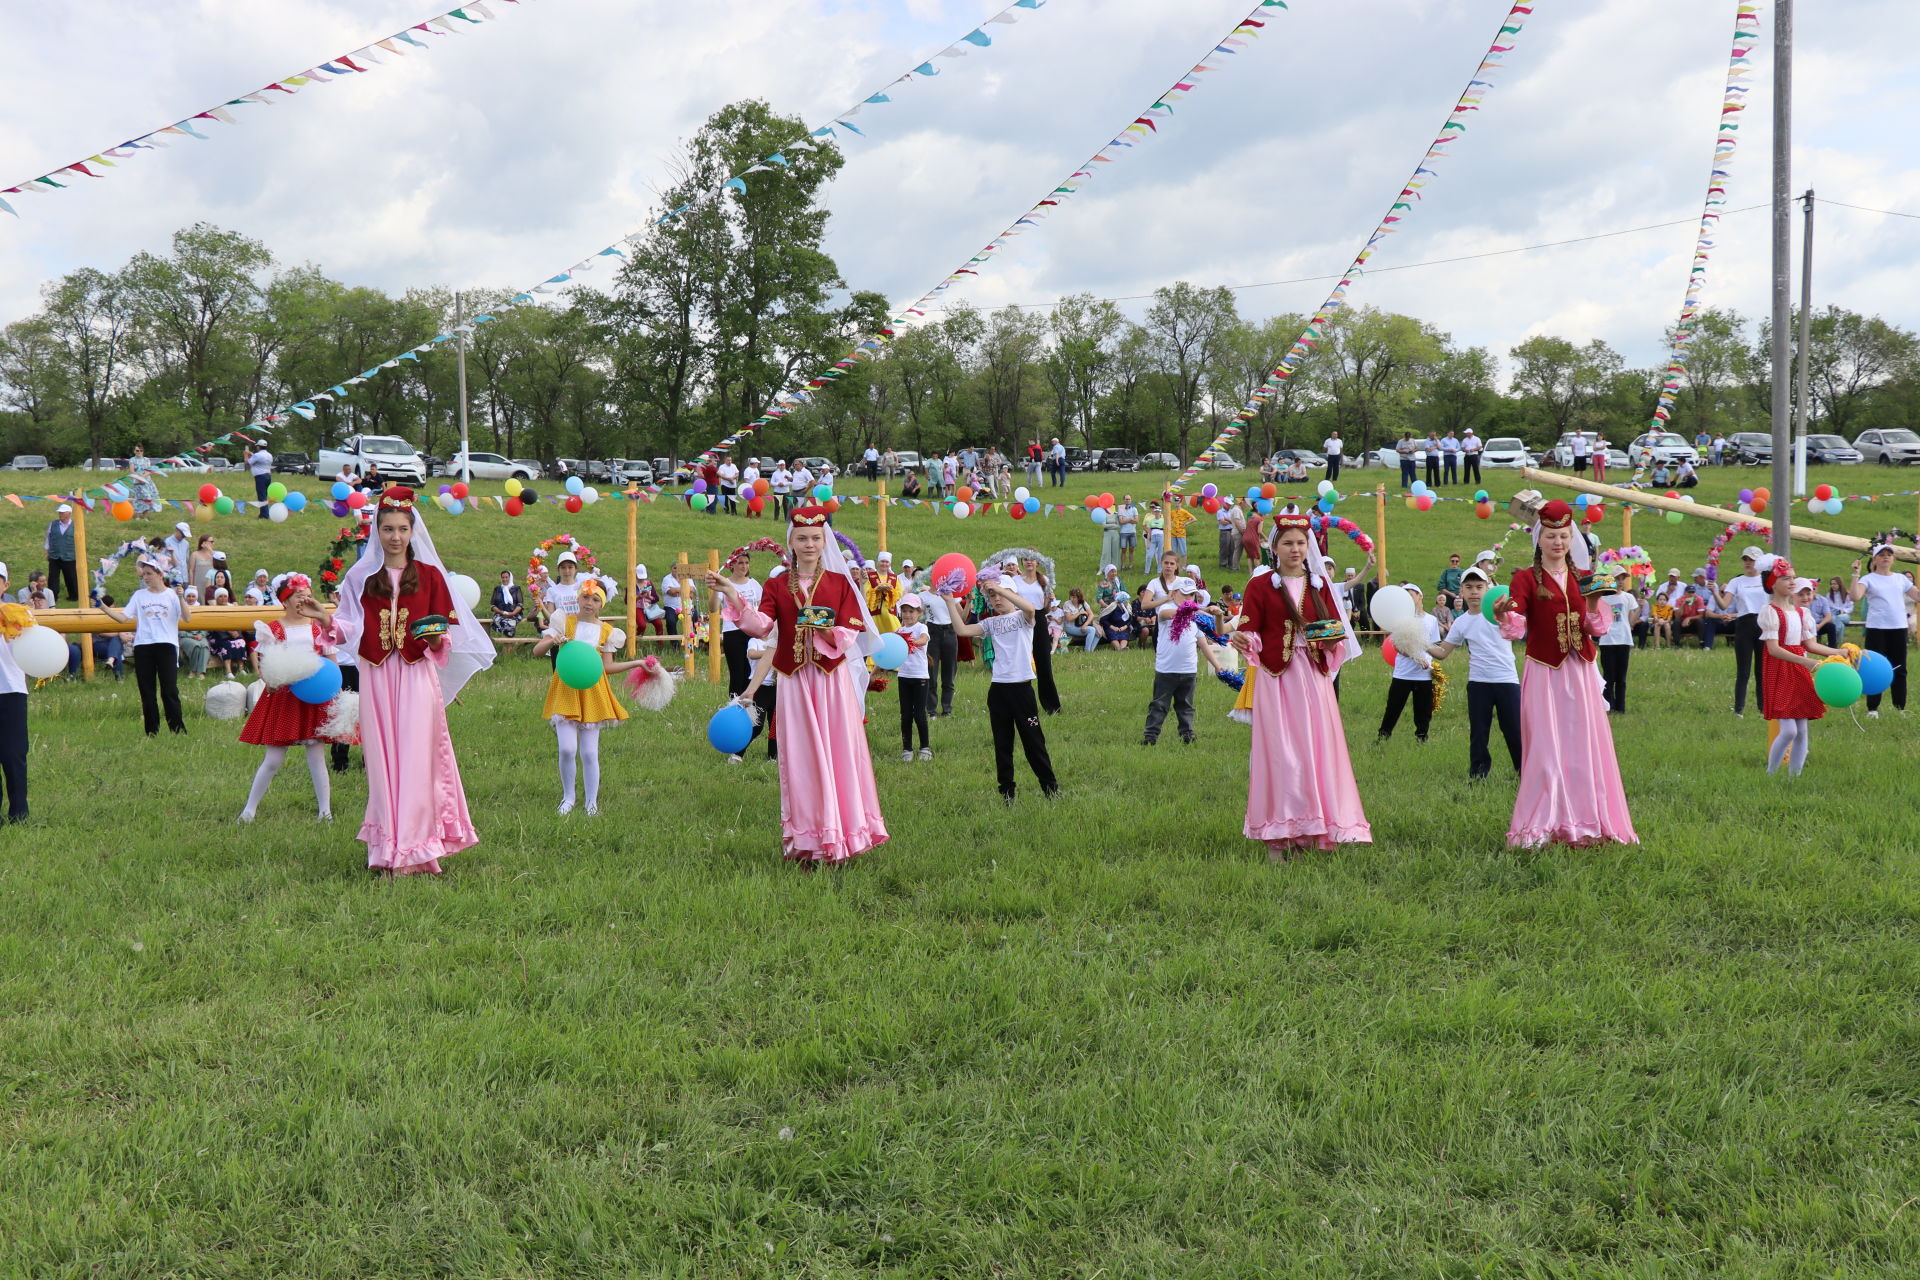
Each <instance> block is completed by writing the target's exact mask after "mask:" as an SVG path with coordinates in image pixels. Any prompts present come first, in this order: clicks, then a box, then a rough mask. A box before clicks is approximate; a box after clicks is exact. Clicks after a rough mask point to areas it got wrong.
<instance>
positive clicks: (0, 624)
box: [0, 604, 33, 640]
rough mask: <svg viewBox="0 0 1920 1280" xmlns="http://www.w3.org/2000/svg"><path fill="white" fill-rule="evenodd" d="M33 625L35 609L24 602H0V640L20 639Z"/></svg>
mask: <svg viewBox="0 0 1920 1280" xmlns="http://www.w3.org/2000/svg"><path fill="white" fill-rule="evenodd" d="M32 625H33V610H31V609H29V608H27V606H25V605H23V604H0V640H18V639H19V638H20V633H21V632H22V631H25V630H26V629H27V628H28V627H30V626H32Z"/></svg>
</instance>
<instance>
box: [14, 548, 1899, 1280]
mask: <svg viewBox="0 0 1920 1280" xmlns="http://www.w3.org/2000/svg"><path fill="white" fill-rule="evenodd" d="M498 519H499V518H498V517H495V520H496V521H498ZM444 523H445V522H443V525H444ZM228 527H231V525H229V526H228ZM471 527H473V528H485V527H487V526H482V525H479V524H477V523H476V524H475V525H473V526H471ZM526 540H527V541H528V543H529V544H530V543H531V540H532V539H531V538H528V539H526ZM249 567H250V566H249ZM1453 665H1454V666H1455V667H1456V668H1459V670H1458V671H1457V674H1458V675H1459V676H1460V677H1461V678H1462V679H1464V664H1463V663H1459V662H1456V663H1455V664H1453ZM1148 668H1149V663H1148V662H1147V660H1146V657H1145V655H1143V654H1138V653H1129V654H1110V653H1102V654H1097V655H1094V656H1092V657H1087V656H1085V655H1079V654H1074V655H1068V656H1065V657H1063V658H1062V659H1061V660H1060V670H1061V683H1062V686H1063V692H1064V696H1065V700H1066V703H1067V708H1066V711H1065V713H1064V714H1062V715H1060V716H1058V717H1054V718H1051V719H1049V720H1048V722H1047V726H1046V727H1047V731H1048V735H1049V738H1050V741H1051V744H1052V747H1053V751H1054V755H1055V759H1056V761H1057V763H1058V766H1059V769H1060V773H1061V777H1062V780H1063V782H1064V784H1065V794H1064V796H1063V797H1062V799H1061V800H1060V801H1059V802H1057V803H1055V804H1052V805H1048V804H1046V803H1044V802H1043V801H1041V800H1040V799H1039V798H1038V797H1037V796H1036V795H1035V794H1033V789H1032V788H1031V786H1026V787H1025V788H1024V790H1023V794H1022V797H1021V799H1020V801H1019V803H1018V805H1017V807H1016V808H1015V809H1014V810H1012V811H1011V812H1009V811H1006V810H1003V809H1002V808H1000V807H999V805H998V804H997V803H990V800H991V798H992V766H991V753H990V748H989V746H988V741H987V726H986V723H985V718H984V714H983V713H982V711H981V704H982V699H983V697H984V690H985V685H984V681H983V679H982V677H981V676H980V674H979V673H978V671H977V670H976V671H973V672H969V673H968V674H967V676H966V679H965V683H964V686H963V689H962V696H961V699H960V702H959V705H958V708H957V711H956V715H955V716H954V717H953V718H951V719H945V720H936V721H935V722H934V724H935V733H936V737H935V747H936V750H937V752H938V759H937V760H936V761H935V762H934V763H933V764H927V765H921V764H916V765H902V764H900V763H899V762H898V760H897V749H896V748H894V745H893V744H894V743H895V742H896V741H897V738H896V736H895V730H894V725H895V719H894V711H893V707H894V700H893V696H892V694H891V692H889V693H887V694H884V695H878V696H876V698H875V701H874V707H875V712H876V714H875V717H874V727H873V731H872V735H871V736H872V741H873V743H874V745H875V755H876V763H877V771H878V773H879V777H880V786H881V796H882V800H883V804H884V806H885V808H886V812H887V815H888V819H889V823H890V825H891V827H892V829H893V833H894V841H893V843H892V844H891V845H889V846H887V847H886V848H884V849H882V850H879V851H876V852H874V853H872V854H870V855H868V856H866V857H864V858H862V859H860V860H858V861H856V862H855V863H854V864H852V865H851V866H848V867H846V868H844V869H841V870H839V871H834V872H827V873H821V874H817V875H812V876H807V875H802V874H800V873H798V872H796V871H795V870H794V869H793V868H792V867H790V866H785V865H782V864H780V863H779V861H778V860H777V854H776V838H777V835H776V812H777V811H776V804H777V786H776V782H775V774H774V771H773V768H772V767H771V766H769V765H768V764H767V763H766V762H765V761H764V758H763V755H762V754H761V752H760V750H759V749H758V748H757V747H756V750H755V751H754V753H753V755H752V756H751V757H750V761H749V763H748V764H747V765H746V766H744V767H740V768H732V769H729V768H728V767H726V766H725V765H724V764H723V763H721V761H720V760H719V758H718V757H717V756H716V755H715V754H714V753H713V752H712V751H710V750H709V749H708V748H707V747H706V745H705V743H704V740H703V736H702V726H703V724H704V722H705V719H706V716H707V714H708V713H709V712H710V710H711V709H712V707H713V706H714V705H716V703H717V697H716V695H715V694H714V693H713V691H712V690H710V689H708V688H707V687H705V686H703V685H695V686H693V687H690V688H688V689H686V690H684V691H683V693H682V695H681V697H680V698H679V699H678V700H677V701H676V702H675V704H674V706H673V707H672V708H671V709H670V710H669V712H668V713H666V715H665V716H664V717H655V716H649V715H647V714H645V713H637V714H636V716H635V719H634V722H633V723H632V724H631V725H630V726H629V727H628V728H626V729H624V730H622V731H619V732H617V733H614V734H611V735H609V737H608V739H607V741H606V751H605V755H606V775H607V793H606V796H605V799H604V804H605V814H604V816H602V817H601V818H599V819H598V820H597V821H594V820H587V819H585V818H584V816H583V815H581V814H578V813H576V814H575V815H573V817H572V818H571V819H569V820H567V821H565V822H562V821H560V820H559V819H557V818H556V817H555V816H554V815H553V812H552V810H553V805H554V803H555V799H556V796H555V792H556V790H557V787H556V782H555V778H554V755H553V746H552V738H551V735H550V731H549V730H548V729H547V728H546V726H545V725H544V724H543V723H542V722H541V721H540V720H539V718H538V706H539V697H540V691H541V689H542V687H543V682H544V679H545V668H544V665H542V664H535V663H533V662H531V661H527V660H524V659H518V658H516V659H514V660H512V661H508V662H506V663H504V664H503V665H502V667H500V668H497V669H496V671H495V672H494V673H493V674H492V675H490V676H487V677H483V678H482V679H481V680H480V681H477V682H476V683H475V684H474V685H473V686H470V689H469V693H468V696H467V697H466V699H465V700H464V703H463V705H461V706H459V707H457V708H455V709H454V711H453V731H454V735H455V738H456V742H457V743H458V745H459V749H460V752H461V763H462V768H463V770H464V772H465V776H466V782H467V788H468V794H469V796H470V797H471V799H472V802H473V809H474V815H475V819H476V822H477V824H478V825H479V827H480V830H481V832H482V837H483V843H482V845H481V846H480V847H478V848H477V849H474V850H471V851H469V852H468V853H466V854H463V855H461V856H459V857H457V858H455V859H453V860H451V861H450V862H449V864H448V866H449V872H448V874H447V875H445V876H443V877H440V878H438V879H427V878H418V879H406V880H400V881H393V882H387V881H379V880H374V879H372V878H371V877H369V876H368V875H367V873H366V871H365V870H364V859H363V856H362V853H361V849H360V846H359V845H357V844H356V843H354V841H353V839H352V837H353V832H354V830H355V826H356V820H357V815H358V813H359V811H360V806H361V804H362V802H363V797H364V783H363V781H362V780H361V778H360V776H359V775H357V774H355V775H351V776H350V777H349V778H348V779H347V780H345V781H343V782H342V783H340V785H339V787H338V790H337V792H336V796H335V810H336V812H338V813H340V814H341V815H342V820H341V821H340V822H338V823H336V824H334V825H333V826H332V827H324V828H323V827H320V826H317V825H316V824H314V823H313V821H312V820H311V817H310V812H311V810H310V795H309V792H308V788H307V781H306V778H305V774H304V770H303V769H301V768H300V767H299V766H298V764H297V763H295V764H290V765H289V767H288V768H287V770H285V771H284V772H283V773H282V775H281V778H280V780H279V782H278V783H277V785H276V788H275V790H274V792H273V793H272V795H271V796H270V797H269V799H268V801H267V803H266V805H265V806H264V807H263V809H262V812H261V820H260V822H259V823H258V824H257V825H255V826H253V827H250V828H244V829H242V828H237V827H235V826H233V825H232V815H233V814H234V813H235V812H236V811H237V809H238V807H239V805H240V802H241V799H242V797H243V795H244V791H245V787H246V783H247V777H248V774H249V772H250V771H251V769H252V768H253V766H254V763H255V762H256V760H257V755H256V753H255V752H254V751H253V750H252V749H250V748H246V747H243V746H241V745H239V744H238V743H237V742H235V741H234V733H235V727H234V726H232V725H217V724H215V723H213V722H210V721H208V720H206V719H205V717H204V716H203V715H201V714H199V713H198V711H197V710H195V711H194V712H193V713H192V714H191V715H190V724H191V728H192V733H191V735H190V736H189V737H187V738H186V739H181V740H167V739H162V740H161V741H159V742H158V743H149V742H148V741H147V740H146V739H144V738H143V737H141V736H140V735H139V732H138V728H137V708H136V706H135V698H134V692H133V688H132V684H131V681H129V682H128V683H126V684H124V685H119V686H115V685H114V684H113V683H112V682H111V681H108V682H106V683H103V684H95V685H93V686H91V687H86V688H82V687H79V686H73V685H60V686H55V687H54V688H52V689H49V690H47V691H45V692H43V693H41V694H37V695H35V699H34V721H33V734H34V745H33V752H32V768H33V771H34V772H33V777H34V783H33V785H34V810H35V815H36V818H35V822H34V824H33V825H32V826H30V827H27V828H22V829H17V830H14V831H12V832H11V833H10V834H9V835H8V837H7V856H5V857H0V901H4V903H5V905H6V913H7V927H6V928H5V929H4V930H0V1019H4V1022H3V1023H0V1025H4V1027H5V1034H4V1039H0V1098H4V1107H5V1116H4V1122H5V1125H6V1129H7V1141H6V1145H5V1147H4V1149H0V1274H4V1275H7V1276H25V1277H35V1278H40V1277H68V1276H71V1277H133V1276H139V1277H156V1276H166V1277H186V1276H194V1277H210V1276H268V1275H273V1276H300V1277H314V1278H318V1277H328V1278H332V1277H339V1278H341V1280H347V1278H359V1277H369V1276H380V1277H415V1276H419V1277H425V1276H460V1277H482V1276H486V1277H494V1276H500V1277H524V1276H577V1277H607V1276H703V1277H704V1276H736V1275H738V1276H768V1277H771V1276H783V1277H784V1276H822V1277H825V1276H850V1275H901V1276H926V1277H948V1276H993V1275H1004V1276H1022V1277H1027V1276H1031V1277H1040V1276H1095V1275H1103V1276H1175V1275H1178V1276H1272V1275H1298V1276H1316V1277H1352V1276H1366V1277H1381V1278H1383V1280H1385V1278H1388V1277H1426V1276H1431V1277H1443V1276H1444V1277H1467V1276H1503V1277H1504V1276H1513V1277H1521V1276H1526V1277H1536V1276H1540V1277H1544V1276H1556V1277H1557V1276H1569V1277H1571V1276H1580V1277H1655V1276H1692V1275H1701V1276H1704V1275H1714V1276H1743V1277H1745V1276H1753V1277H1762V1276H1764V1277H1832V1276H1911V1275H1913V1274H1915V1272H1916V1269H1917V1268H1920V1207H1916V1206H1915V1205H1914V1203H1913V1197H1914V1196H1916V1195H1917V1194H1920V1160H1916V1155H1915V1145H1914V1144H1915V1139H1916V1136H1920V1135H1916V1104H1915V1098H1916V1094H1920V1070H1916V1067H1915V1053H1916V1048H1917V1047H1920V1016H1917V1013H1920V1011H1917V1010H1916V1004H1915V998H1914V994H1913V993H1914V992H1915V990H1916V988H1920V961H1917V960H1916V952H1915V949H1914V918H1915V911H1916V904H1917V903H1920V882H1917V879H1916V867H1915V852H1916V848H1915V846H1916V837H1915V827H1914V822H1913V817H1912V814H1913V801H1914V797H1915V792H1914V788H1913V784H1912V768H1913V763H1914V756H1913V725H1912V722H1911V721H1908V720H1903V719H1900V718H1898V717H1891V716H1889V717H1887V718H1885V719H1882V720H1880V721H1878V722H1872V723H1867V724H1865V725H1864V727H1856V726H1855V725H1854V724H1853V723H1852V722H1851V721H1850V720H1848V719H1845V718H1832V719H1829V720H1828V721H1826V722H1824V723H1822V724H1821V725H1819V726H1817V727H1816V730H1815V736H1814V747H1813V755H1812V759H1811V762H1810V764H1809V767H1808V771H1807V774H1806V775H1805V777H1804V778H1802V779H1801V780H1799V781H1798V782H1797V783H1788V782H1786V781H1784V780H1782V781H1778V782H1770V781H1768V780H1767V779H1765V778H1764V776H1763V775H1762V773H1761V770H1760V755H1761V751H1762V749H1763V745H1764V733H1765V730H1764V726H1763V725H1762V723H1761V722H1759V721H1758V720H1757V719H1752V718H1749V719H1747V720H1744V721H1736V720H1734V719H1732V718H1731V717H1730V716H1729V715H1728V714H1727V712H1726V710H1725V708H1726V703H1727V686H1728V683H1729V680H1730V669H1731V661H1730V656H1729V655H1728V654H1726V653H1725V652H1721V653H1716V654H1706V655H1703V654H1698V653H1694V652H1684V653H1657V654H1650V655H1639V656H1637V657H1636V659H1635V663H1634V670H1633V676H1632V684H1631V698H1632V714H1631V715H1630V716H1628V717H1627V718H1626V719H1625V720H1623V721H1621V722H1619V724H1618V726H1617V733H1618V739H1619V746H1620V753H1621V756H1622V759H1623V762H1624V770H1625V778H1626V784H1627V789H1628V792H1629V795H1630V797H1631V799H1632V802H1633V806H1634V815H1635V819H1636V821H1637V823H1638V825H1639V829H1640V831H1641V834H1642V837H1643V839H1644V840H1645V843H1644V844H1643V845H1642V846H1640V847H1638V848H1624V849H1622V848H1614V849H1602V850H1597V851H1586V852H1578V853H1573V852H1567V851H1564V850H1556V851H1548V852H1536V853H1515V852H1512V851H1509V850H1508V849H1506V848H1505V846H1504V844H1503V840H1502V836H1503V833H1504V830H1505V824H1506V819H1507V816H1508V812H1509V809H1510V807H1511V802H1512V781H1511V778H1510V776H1509V775H1508V774H1507V772H1506V770H1505V768H1504V766H1502V767H1500V768H1499V769H1498V770H1497V771H1496V773H1495V777H1494V780H1493V781H1492V782H1491V783H1489V784H1487V785H1484V786H1481V787H1478V788H1473V787H1469V786H1468V785H1467V784H1466V782H1465V781H1464V773H1465V765H1466V761H1465V732H1466V731H1465V723H1464V716H1465V698H1464V688H1463V686H1462V685H1461V684H1458V683H1457V684H1456V685H1455V696H1454V697H1453V698H1450V700H1449V702H1448V705H1447V706H1446V708H1445V709H1444V710H1443V711H1442V713H1441V715H1440V717H1439V719H1438V722H1437V725H1436V729H1435V733H1434V739H1433V741H1432V742H1431V743H1430V744H1428V745H1426V746H1424V747H1422V746H1420V745H1418V744H1416V743H1415V742H1414V741H1412V736H1411V733H1410V732H1409V731H1407V730H1406V728H1405V727H1404V726H1403V730H1402V732H1401V734H1400V735H1399V736H1398V737H1397V738H1396V739H1395V740H1394V741H1393V742H1391V743H1389V744H1387V745H1385V746H1379V745H1376V744H1375V743H1374V742H1373V741H1372V738H1373V731H1374V728H1375V726H1376V725H1377V718H1378V714H1379V708H1380V706H1381V702H1382V698H1383V693H1384V685H1385V677H1386V668H1385V667H1384V666H1383V665H1382V664H1381V663H1380V662H1379V660H1378V658H1377V656H1374V655H1369V656H1368V657H1367V658H1366V659H1365V660H1363V661H1362V662H1361V663H1360V664H1358V665H1357V666H1356V667H1354V668H1353V669H1352V670H1351V672H1350V674H1349V677H1348V681H1347V684H1346V712H1347V723H1348V730H1349V737H1350V740H1351V742H1352V743H1353V746H1354V756H1355V761H1356V767H1357V772H1358V775H1359V781H1360V785H1361V789H1362V793H1363V795H1364V797H1365V800H1366V803H1367V807H1368V812H1369V816H1370V817H1371V818H1372V820H1373V823H1374V832H1375V843H1374V844H1373V845H1372V846H1371V847H1360V848H1349V849H1346V850H1342V851H1340V852H1338V853H1334V854H1328V855H1320V856H1313V857H1310V858H1308V859H1306V860H1305V861H1303V862H1300V863H1297V864H1293V865H1288V866H1280V867H1275V866H1271V865H1269V864H1268V863H1267V862H1266V861H1265V859H1264V857H1263V856H1262V853H1261V850H1260V849H1259V847H1258V846H1256V845H1254V844H1253V843H1251V842H1249V841H1246V840H1245V839H1243V838H1242V837H1241V835H1240V821H1241V816H1242V808H1243V804H1244V797H1245V792H1244V778H1245V773H1244V766H1245V752H1246V749H1247V748H1246V732H1247V731H1246V730H1245V729H1243V728H1241V727H1239V726H1236V725H1233V724H1230V723H1229V722H1228V721H1227V720H1226V719H1225V718H1224V717H1225V711H1226V708H1227V706H1228V705H1229V701H1230V696H1229V693H1228V691H1227V690H1226V689H1224V688H1223V687H1221V686H1219V685H1217V684H1208V685H1205V686H1203V687H1202V689H1201V691H1200V692H1201V711H1202V719H1201V735H1202V736H1201V741H1200V743H1199V744H1198V745H1196V746H1194V747H1191V748H1183V747H1182V746H1180V745H1179V744H1178V743H1177V742H1173V741H1172V740H1171V739H1172V735H1171V733H1169V734H1168V740H1167V741H1163V743H1162V744H1161V745H1160V746H1159V747H1157V748H1155V749H1153V750H1151V751H1148V750H1144V749H1142V748H1140V747H1138V746H1137V745H1136V742H1137V739H1138V735H1139V728H1140V720H1141V716H1142V714H1143V712H1144V708H1145V703H1146V699H1147V695H1148V689H1149V685H1150V680H1151V677H1150V675H1149V674H1148ZM191 696H192V697H193V698H194V699H195V700H196V702H197V699H198V696H199V687H198V686H191ZM1022 768H1023V769H1024V766H1022ZM1024 779H1025V775H1023V780H1024Z"/></svg>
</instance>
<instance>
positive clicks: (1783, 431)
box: [1769, 0, 1793, 556]
mask: <svg viewBox="0 0 1920 1280" xmlns="http://www.w3.org/2000/svg"><path fill="white" fill-rule="evenodd" d="M1792 183H1793V0H1775V3H1774V9H1773V332H1772V334H1771V335H1769V336H1770V337H1771V338H1772V340H1773V341H1772V357H1773V413H1772V417H1773V468H1772V471H1773V500H1774V501H1775V502H1791V501H1792V499H1791V498H1790V497H1788V496H1787V495H1789V494H1791V493H1792V492H1793V489H1792V485H1793V467H1792V465H1791V462H1792V460H1791V459H1790V458H1789V457H1788V456H1787V451H1788V450H1789V449H1790V448H1792V446H1793V402H1792V398H1791V396H1790V394H1789V393H1790V392H1791V390H1792V386H1791V384H1789V382H1788V381H1787V380H1788V379H1789V378H1791V377H1792V376H1793V368H1792V366H1791V364H1790V363H1789V362H1790V361H1791V359H1792V355H1793V348H1792V346H1791V345H1790V344H1789V342H1788V336H1789V335H1788V333H1787V326H1789V325H1790V324H1792V323H1793V213H1792V210H1791V209H1790V208H1789V207H1788V204H1787V202H1788V201H1789V200H1791V199H1792V198H1793V196H1792V193H1791V192H1790V191H1789V190H1788V188H1789V187H1790V186H1791V185H1792ZM1790 538H1791V535H1790V534H1789V533H1788V532H1787V521H1785V520H1783V519H1776V520H1775V521H1774V522H1773V551H1774V554H1776V555H1782V556H1784V555H1786V554H1787V552H1788V543H1789V540H1790Z"/></svg>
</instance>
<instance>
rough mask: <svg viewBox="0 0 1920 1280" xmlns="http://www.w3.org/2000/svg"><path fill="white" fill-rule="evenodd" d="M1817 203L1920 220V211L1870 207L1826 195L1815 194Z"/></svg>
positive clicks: (1891, 216) (1890, 216)
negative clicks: (1833, 198) (1829, 197)
mask: <svg viewBox="0 0 1920 1280" xmlns="http://www.w3.org/2000/svg"><path fill="white" fill-rule="evenodd" d="M1814 201H1815V203H1817V204H1830V205H1834V206H1836V207H1838V208H1841V209H1858V210H1859V211H1860V212H1861V213H1884V214H1886V215H1887V216H1888V217H1889V218H1912V219H1913V220H1914V221H1916V222H1920V213H1902V212H1900V211H1899V210H1898V209H1869V208H1868V207H1867V206H1866V205H1864V204H1848V203H1847V202H1846V201H1845V200H1828V199H1827V198H1825V197H1824V196H1815V197H1814Z"/></svg>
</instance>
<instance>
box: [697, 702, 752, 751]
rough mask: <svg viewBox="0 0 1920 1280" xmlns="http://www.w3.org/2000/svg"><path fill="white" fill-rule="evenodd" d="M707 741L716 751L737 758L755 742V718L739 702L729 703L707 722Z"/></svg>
mask: <svg viewBox="0 0 1920 1280" xmlns="http://www.w3.org/2000/svg"><path fill="white" fill-rule="evenodd" d="M707 741H708V742H710V743H712V744H713V749H714V750H715V751H724V752H726V753H727V754H728V755H730V756H737V755H739V754H740V753H741V752H742V751H745V750H746V749H747V744H748V743H749V742H752V741H753V717H752V716H750V715H748V714H747V709H746V708H745V707H743V706H741V705H740V704H739V703H737V702H729V703H728V704H727V705H726V706H724V707H722V708H720V709H719V710H718V711H716V712H714V713H713V719H711V720H709V721H707Z"/></svg>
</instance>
